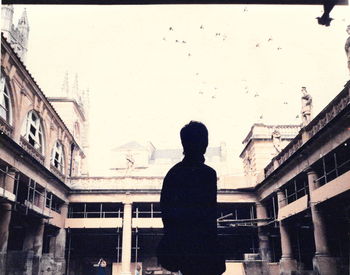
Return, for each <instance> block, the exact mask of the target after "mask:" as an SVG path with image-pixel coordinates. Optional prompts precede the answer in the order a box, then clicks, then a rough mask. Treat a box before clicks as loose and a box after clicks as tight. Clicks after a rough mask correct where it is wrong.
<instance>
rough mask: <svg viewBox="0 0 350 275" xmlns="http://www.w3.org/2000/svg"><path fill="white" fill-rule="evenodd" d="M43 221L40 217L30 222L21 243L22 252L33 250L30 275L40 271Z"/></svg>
mask: <svg viewBox="0 0 350 275" xmlns="http://www.w3.org/2000/svg"><path fill="white" fill-rule="evenodd" d="M44 227H45V225H44V221H43V219H40V220H39V221H38V222H36V223H32V224H31V225H30V227H29V228H27V230H26V236H25V239H24V243H23V252H24V253H26V252H30V251H32V252H33V261H32V263H33V265H32V275H36V274H39V273H40V260H41V256H42V249H43V236H44Z"/></svg>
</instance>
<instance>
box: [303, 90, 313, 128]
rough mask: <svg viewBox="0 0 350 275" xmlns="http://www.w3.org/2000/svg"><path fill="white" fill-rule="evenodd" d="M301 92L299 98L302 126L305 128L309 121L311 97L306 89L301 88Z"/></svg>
mask: <svg viewBox="0 0 350 275" xmlns="http://www.w3.org/2000/svg"><path fill="white" fill-rule="evenodd" d="M301 92H302V93H303V95H302V97H301V117H302V125H303V126H306V125H307V124H308V123H309V122H310V121H311V112H312V97H311V95H310V94H309V93H308V92H307V90H306V87H301Z"/></svg>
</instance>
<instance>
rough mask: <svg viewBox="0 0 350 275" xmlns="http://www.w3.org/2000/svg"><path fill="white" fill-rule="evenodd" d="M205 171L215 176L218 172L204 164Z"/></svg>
mask: <svg viewBox="0 0 350 275" xmlns="http://www.w3.org/2000/svg"><path fill="white" fill-rule="evenodd" d="M203 167H204V169H206V170H207V171H208V173H211V174H215V175H216V171H215V169H214V168H212V167H210V166H209V165H206V164H203Z"/></svg>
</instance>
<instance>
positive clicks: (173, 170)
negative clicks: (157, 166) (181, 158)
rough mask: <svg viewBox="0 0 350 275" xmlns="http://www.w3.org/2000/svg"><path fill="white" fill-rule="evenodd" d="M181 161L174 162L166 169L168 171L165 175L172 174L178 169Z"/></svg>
mask: <svg viewBox="0 0 350 275" xmlns="http://www.w3.org/2000/svg"><path fill="white" fill-rule="evenodd" d="M181 166H182V165H181V162H178V163H176V164H175V165H174V166H173V167H171V168H170V169H169V171H168V173H167V174H166V177H168V176H170V175H172V174H173V173H174V172H176V171H178V170H179V169H181Z"/></svg>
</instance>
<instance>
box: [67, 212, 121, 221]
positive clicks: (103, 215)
mask: <svg viewBox="0 0 350 275" xmlns="http://www.w3.org/2000/svg"><path fill="white" fill-rule="evenodd" d="M122 217H123V211H121V210H119V211H70V212H69V213H68V218H73V219H74V218H122Z"/></svg>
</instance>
